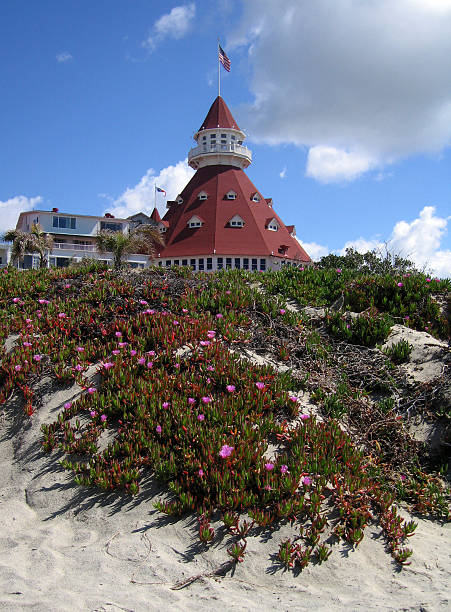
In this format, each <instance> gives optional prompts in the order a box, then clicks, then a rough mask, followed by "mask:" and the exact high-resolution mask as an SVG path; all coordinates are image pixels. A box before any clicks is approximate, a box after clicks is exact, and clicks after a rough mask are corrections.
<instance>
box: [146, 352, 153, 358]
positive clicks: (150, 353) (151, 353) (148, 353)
mask: <svg viewBox="0 0 451 612" xmlns="http://www.w3.org/2000/svg"><path fill="white" fill-rule="evenodd" d="M146 355H150V356H151V357H155V351H147V353H146Z"/></svg>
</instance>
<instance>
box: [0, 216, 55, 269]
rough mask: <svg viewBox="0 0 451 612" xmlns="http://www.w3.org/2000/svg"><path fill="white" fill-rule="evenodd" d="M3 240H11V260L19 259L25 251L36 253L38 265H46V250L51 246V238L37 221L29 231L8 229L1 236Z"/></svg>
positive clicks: (43, 266) (21, 258) (41, 266)
mask: <svg viewBox="0 0 451 612" xmlns="http://www.w3.org/2000/svg"><path fill="white" fill-rule="evenodd" d="M3 240H5V242H12V243H13V248H12V251H11V261H12V262H13V263H14V262H15V261H17V260H18V261H21V260H23V258H24V255H25V254H26V253H38V255H39V267H40V268H45V267H46V266H47V259H46V256H45V255H46V251H48V250H51V249H52V248H53V238H52V237H51V236H50V235H49V234H46V233H45V232H44V230H43V229H42V227H41V225H40V224H39V223H33V225H32V226H31V231H30V232H23V231H22V230H17V229H15V230H8V231H7V232H5V234H4V236H3Z"/></svg>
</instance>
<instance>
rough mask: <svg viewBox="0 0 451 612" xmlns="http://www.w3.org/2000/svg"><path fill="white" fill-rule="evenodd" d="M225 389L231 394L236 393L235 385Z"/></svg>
mask: <svg viewBox="0 0 451 612" xmlns="http://www.w3.org/2000/svg"><path fill="white" fill-rule="evenodd" d="M226 389H227V391H228V392H229V393H233V392H234V391H236V387H235V385H227V386H226Z"/></svg>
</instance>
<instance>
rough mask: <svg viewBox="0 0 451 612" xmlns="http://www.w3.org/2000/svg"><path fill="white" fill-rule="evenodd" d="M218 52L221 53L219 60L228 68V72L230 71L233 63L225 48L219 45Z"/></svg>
mask: <svg viewBox="0 0 451 612" xmlns="http://www.w3.org/2000/svg"><path fill="white" fill-rule="evenodd" d="M218 53H219V61H220V62H221V64H222V65H223V66H224V68H225V69H226V70H227V72H230V65H231V64H230V60H229V58H228V57H227V54H226V52H225V51H224V49H223V48H222V47H221V45H218Z"/></svg>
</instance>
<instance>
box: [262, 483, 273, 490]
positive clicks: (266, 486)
mask: <svg viewBox="0 0 451 612" xmlns="http://www.w3.org/2000/svg"><path fill="white" fill-rule="evenodd" d="M264 489H265V491H272V487H271V485H269V484H267V485H265V487H264Z"/></svg>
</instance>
